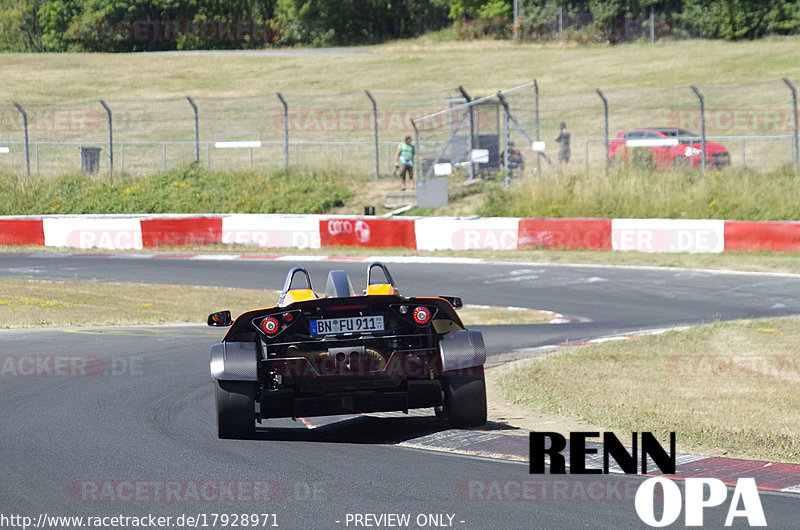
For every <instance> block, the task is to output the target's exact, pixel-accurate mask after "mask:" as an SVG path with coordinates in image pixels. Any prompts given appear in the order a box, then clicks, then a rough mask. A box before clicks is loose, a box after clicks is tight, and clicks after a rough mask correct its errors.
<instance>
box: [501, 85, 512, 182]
mask: <svg viewBox="0 0 800 530" xmlns="http://www.w3.org/2000/svg"><path fill="white" fill-rule="evenodd" d="M498 95H499V97H500V98H501V99H500V101H501V102H502V103H503V184H505V187H506V188H508V182H509V179H510V176H511V175H510V173H511V170H510V169H509V167H508V115H509V112H508V104H507V103H506V102H505V101H503V100H502V97H503V95H502V94H498Z"/></svg>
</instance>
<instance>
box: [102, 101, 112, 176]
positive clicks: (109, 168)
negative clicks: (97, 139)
mask: <svg viewBox="0 0 800 530" xmlns="http://www.w3.org/2000/svg"><path fill="white" fill-rule="evenodd" d="M100 104H101V105H102V106H103V108H104V109H106V114H108V176H109V177H111V178H113V176H114V127H113V122H112V120H111V108H110V107H109V106H108V105H106V102H105V101H103V100H102V99H101V100H100Z"/></svg>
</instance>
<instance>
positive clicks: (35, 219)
mask: <svg viewBox="0 0 800 530" xmlns="http://www.w3.org/2000/svg"><path fill="white" fill-rule="evenodd" d="M217 243H222V244H229V245H252V246H257V247H262V248H321V247H334V246H349V247H366V248H388V247H402V248H408V249H416V250H473V249H486V250H513V249H518V248H526V247H540V248H565V249H594V250H636V251H640V252H722V251H724V250H754V251H759V250H773V251H793V252H800V221H774V222H773V221H722V220H713V219H710V220H709V219H530V218H529V219H524V218H516V217H482V218H472V217H469V218H461V217H408V218H381V217H341V216H340V217H334V216H327V215H278V214H276V215H267V214H263V215H262V214H233V215H64V216H50V215H46V216H13V217H0V245H39V246H48V247H68V248H81V249H92V248H94V249H104V250H130V249H143V248H154V247H158V246H167V245H171V246H184V245H203V244H217Z"/></svg>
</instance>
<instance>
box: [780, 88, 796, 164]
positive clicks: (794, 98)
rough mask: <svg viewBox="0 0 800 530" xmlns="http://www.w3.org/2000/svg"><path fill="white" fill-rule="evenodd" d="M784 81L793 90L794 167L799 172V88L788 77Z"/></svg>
mask: <svg viewBox="0 0 800 530" xmlns="http://www.w3.org/2000/svg"><path fill="white" fill-rule="evenodd" d="M783 82H784V83H786V86H788V87H789V90H791V91H792V118H793V119H794V121H793V124H794V138H793V139H792V144H793V149H792V168H794V172H795V173H797V164H798V161H800V141H798V125H797V88H795V86H794V84H792V82H791V81H789V80H788V79H787V78H785V77H784V78H783Z"/></svg>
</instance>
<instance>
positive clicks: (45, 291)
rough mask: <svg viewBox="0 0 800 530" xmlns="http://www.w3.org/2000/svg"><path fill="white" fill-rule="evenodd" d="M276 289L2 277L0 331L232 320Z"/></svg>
mask: <svg viewBox="0 0 800 530" xmlns="http://www.w3.org/2000/svg"><path fill="white" fill-rule="evenodd" d="M279 294H280V293H279V292H278V291H271V290H255V289H229V288H217V287H192V286H183V285H151V284H138V283H106V282H51V281H34V280H19V279H8V278H2V279H0V328H30V327H63V326H127V325H137V324H167V323H195V324H204V323H205V322H206V317H207V316H208V314H209V313H212V312H214V311H219V310H223V309H229V310H231V313H232V314H233V316H234V317H235V316H237V315H240V314H241V313H244V312H245V311H249V310H252V309H257V308H260V307H272V306H274V305H275V303H276V302H277V300H278V295H279ZM459 315H460V316H461V318H462V320H464V322H465V323H466V324H467V325H479V324H541V323H545V322H549V320H550V319H551V318H552V317H551V316H550V315H549V314H547V313H544V312H540V311H535V310H525V309H500V308H494V309H486V308H484V307H475V306H465V307H464V308H463V309H462V310H460V311H459Z"/></svg>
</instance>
